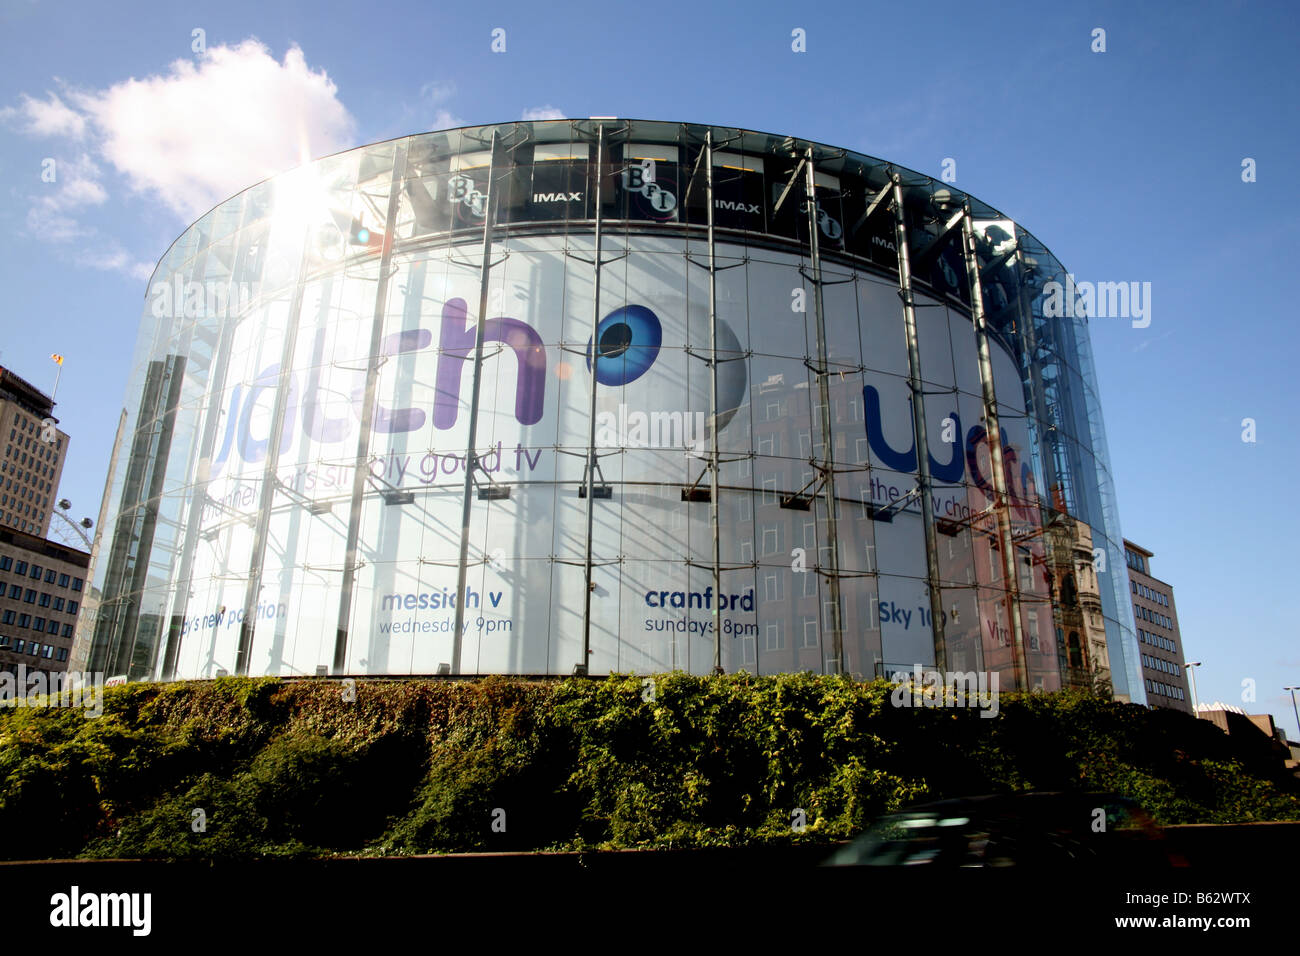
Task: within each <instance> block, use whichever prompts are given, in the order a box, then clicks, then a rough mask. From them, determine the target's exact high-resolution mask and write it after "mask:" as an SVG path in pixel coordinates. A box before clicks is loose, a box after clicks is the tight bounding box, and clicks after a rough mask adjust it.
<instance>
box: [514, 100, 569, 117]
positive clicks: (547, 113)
mask: <svg viewBox="0 0 1300 956" xmlns="http://www.w3.org/2000/svg"><path fill="white" fill-rule="evenodd" d="M519 118H520V119H524V120H548V119H565V118H566V114H565V112H564V110H561V109H556V108H555V107H554V106H551V105H550V104H549V103H548V104H547V105H546V106H530V107H529V108H528V109H526V110H524V114H523V115H522V116H521V117H519Z"/></svg>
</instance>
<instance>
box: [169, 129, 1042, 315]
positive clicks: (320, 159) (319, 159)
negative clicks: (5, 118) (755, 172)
mask: <svg viewBox="0 0 1300 956" xmlns="http://www.w3.org/2000/svg"><path fill="white" fill-rule="evenodd" d="M584 122H612V123H661V124H663V125H665V126H699V127H707V128H709V129H715V130H732V131H735V132H737V133H749V134H751V135H754V136H769V137H772V138H773V139H779V138H785V139H790V140H793V141H794V142H796V143H803V144H806V145H809V146H814V147H821V148H822V149H826V150H830V151H832V152H841V153H844V154H846V155H847V154H852V155H854V156H860V157H862V158H863V159H866V160H871V161H872V162H874V163H877V164H879V165H881V166H887V167H890V168H892V169H896V170H898V171H900V172H904V173H910V174H912V175H913V176H917V177H920V178H921V179H924V180H927V181H928V182H930V183H933V184H937V185H938V186H939V187H940V188H942V189H948V190H950V191H952V192H954V193H959V194H961V195H962V196H965V197H966V198H967V199H970V200H973V201H975V202H978V203H979V204H980V205H982V206H987V207H988V208H989V209H991V210H993V211H994V212H995V213H997V218H1000V219H1008V220H1010V221H1011V222H1013V223H1015V225H1016V226H1017V227H1018V228H1019V229H1022V230H1023V231H1024V232H1025V234H1026V235H1028V236H1029V237H1030V238H1031V239H1033V240H1034V241H1035V242H1036V243H1038V244H1039V245H1040V246H1042V247H1043V249H1045V250H1047V252H1048V254H1049V255H1051V256H1052V258H1053V259H1056V261H1057V262H1058V263H1059V262H1060V259H1057V257H1056V255H1055V254H1054V253H1052V251H1051V249H1049V248H1048V246H1047V244H1046V243H1044V242H1043V241H1042V240H1040V239H1039V238H1038V237H1037V236H1035V235H1034V234H1033V233H1032V232H1030V231H1029V230H1028V229H1025V228H1024V226H1023V225H1021V223H1020V222H1019V221H1017V220H1016V219H1015V218H1014V217H1012V216H1008V215H1007V214H1006V213H1004V212H1002V211H1001V210H1000V209H998V208H997V207H996V206H993V205H991V204H989V203H987V202H985V201H984V200H982V199H980V198H979V197H978V196H976V195H974V194H973V193H969V192H966V190H964V189H957V188H955V187H953V186H952V185H951V184H950V183H945V182H943V181H942V180H939V179H935V178H934V177H933V176H931V175H929V174H927V173H923V172H920V171H918V170H915V169H912V168H911V167H910V166H902V165H900V164H899V163H895V162H892V161H890V160H886V159H881V158H880V157H879V156H872V155H870V154H869V153H860V152H858V151H857V150H852V149H848V148H847V147H844V146H832V145H830V144H829V143H822V142H819V141H818V140H814V139H805V138H803V137H799V136H794V135H793V134H788V133H771V132H767V131H766V130H757V129H749V128H747V127H744V126H719V125H718V124H716V123H695V122H692V121H690V120H663V119H638V118H636V117H632V116H597V117H592V116H585V117H583V116H569V117H564V118H556V119H539V120H525V119H518V120H506V121H504V122H501V123H473V124H470V125H467V126H448V127H445V128H443V129H429V130H421V131H420V132H416V133H403V134H402V135H400V136H392V137H390V138H388V139H380V140H375V141H374V142H371V143H362V144H361V145H359V146H349V147H348V148H347V149H340V150H338V151H336V152H333V153H326V154H324V155H323V156H317V157H316V158H315V159H310V160H308V161H307V162H305V163H299V164H298V165H296V166H290V167H289V168H288V169H282V170H281V171H280V172H278V173H274V174H273V175H270V176H267V177H266V178H265V179H259V180H258V181H257V182H255V183H250V184H249V185H248V186H245V187H244V188H243V189H241V190H239V191H238V192H236V193H231V194H230V195H229V196H227V197H226V198H225V199H223V200H221V201H220V202H218V203H216V204H214V205H212V206H210V207H209V208H208V209H206V210H205V211H204V212H203V214H202V215H200V216H199V217H198V218H197V219H195V220H194V221H193V222H191V223H190V224H189V225H188V226H186V227H185V228H184V229H182V230H181V231H180V232H179V233H178V234H177V235H176V238H175V239H173V240H172V241H171V242H170V243H169V244H168V246H167V248H166V249H164V250H163V254H162V255H161V256H159V257H158V260H157V262H155V264H154V268H153V272H151V273H150V274H149V281H148V282H146V283H145V292H144V297H145V298H148V296H149V287H150V286H151V285H152V284H153V279H154V276H155V275H157V274H158V267H159V266H160V265H162V263H163V261H164V260H165V259H166V258H167V256H168V254H170V253H171V251H172V249H173V248H175V246H176V243H178V242H180V240H181V239H182V238H184V236H185V234H186V233H188V232H189V231H190V230H191V229H193V228H194V227H195V226H196V225H198V224H199V223H200V222H202V221H203V219H204V218H205V217H206V216H208V215H209V214H211V213H212V212H213V211H215V210H217V209H219V208H221V207H222V206H224V205H225V204H226V203H228V202H230V201H231V200H232V199H236V198H238V197H240V196H242V195H244V193H246V192H249V191H250V190H253V189H256V188H257V187H258V186H261V185H262V184H264V183H269V182H270V181H271V180H273V179H278V178H279V177H281V176H283V175H285V174H286V173H291V172H293V171H294V170H297V169H303V168H305V167H307V166H313V165H315V164H316V163H320V162H323V161H325V160H327V159H332V158H333V157H335V156H343V155H345V154H347V153H351V152H355V151H356V150H359V149H369V148H371V147H372V146H383V145H384V144H385V143H395V142H397V141H398V140H403V139H411V138H412V137H415V136H427V135H430V134H432V133H457V132H461V131H462V130H468V129H491V128H492V127H502V126H537V125H540V124H543V123H584Z"/></svg>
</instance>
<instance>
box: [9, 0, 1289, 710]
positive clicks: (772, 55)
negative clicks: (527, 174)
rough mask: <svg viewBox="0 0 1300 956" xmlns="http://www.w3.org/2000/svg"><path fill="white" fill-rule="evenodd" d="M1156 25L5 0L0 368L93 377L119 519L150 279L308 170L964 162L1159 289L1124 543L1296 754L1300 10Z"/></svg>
mask: <svg viewBox="0 0 1300 956" xmlns="http://www.w3.org/2000/svg"><path fill="white" fill-rule="evenodd" d="M1138 6H1139V5H1133V4H1129V3H1092V4H1088V3H1081V4H1072V5H1070V7H1071V8H1070V9H1069V10H1057V9H1056V8H1055V6H1054V5H1051V4H1042V3H1008V4H999V5H996V6H995V7H990V6H988V5H984V4H969V3H960V4H959V3H943V2H940V3H934V4H929V5H927V6H926V7H925V8H924V11H923V12H922V11H921V10H920V9H919V8H915V7H912V8H901V7H900V8H897V9H891V8H888V7H885V8H881V7H876V6H868V5H865V4H861V3H825V4H816V5H812V4H808V5H791V4H772V3H765V2H759V3H749V4H745V5H740V4H709V3H701V2H698V0H696V2H692V3H676V2H666V0H665V2H659V3H655V4H629V5H619V4H610V3H563V2H555V3H548V4H515V3H495V4H491V5H486V4H468V5H449V4H448V5H444V4H439V5H436V6H434V5H430V4H427V3H418V2H407V3H393V4H387V3H381V2H373V3H364V4H355V3H353V4H337V3H321V2H312V3H276V4H268V3H265V2H259V3H246V2H241V0H224V2H221V3H204V4H185V3H177V4H169V5H167V6H165V7H162V6H156V5H148V4H135V3H115V4H101V3H72V2H66V0H65V2H59V3H48V2H34V0H0V35H2V36H3V40H0V43H2V44H3V48H4V57H3V65H2V66H0V182H2V183H3V184H4V185H3V187H2V188H3V193H2V194H0V195H2V196H3V198H2V199H0V279H2V280H3V288H4V291H5V308H4V311H3V313H2V315H3V317H2V318H0V323H3V325H2V326H0V329H2V333H3V334H0V364H3V365H5V366H7V367H9V368H12V369H14V370H15V371H17V372H18V373H19V374H20V375H23V376H25V377H27V378H29V379H31V380H32V381H34V382H36V383H37V384H39V385H42V386H44V387H46V388H47V389H48V388H49V387H50V386H51V385H52V384H53V380H54V371H55V368H54V365H53V364H52V363H51V362H50V359H49V355H50V353H51V352H60V353H62V354H64V355H65V356H66V364H65V365H64V370H63V378H62V382H61V384H60V387H59V393H58V400H59V409H58V410H59V414H60V416H61V419H62V423H63V426H64V428H65V429H66V430H67V431H68V432H69V433H70V434H71V435H72V446H71V454H70V456H69V458H68V463H67V468H66V470H65V472H64V477H63V483H62V487H61V488H60V494H61V496H66V497H69V498H71V499H72V500H73V501H74V503H75V507H74V510H76V511H77V512H78V513H79V514H88V515H90V516H92V517H94V516H96V514H97V512H98V506H99V500H100V497H101V494H102V491H103V482H104V478H105V474H106V470H107V465H108V458H109V453H110V450H111V445H112V440H113V433H114V429H115V427H116V421H117V411H118V409H119V408H120V406H121V401H122V397H123V391H124V388H125V383H126V378H127V373H128V369H129V362H130V356H131V350H132V346H133V344H134V340H135V335H136V329H137V325H138V320H139V315H140V311H141V307H142V303H143V299H144V293H145V282H146V279H147V277H148V272H149V271H150V269H151V268H152V264H153V263H154V262H155V261H156V260H157V259H158V258H159V257H160V256H161V255H162V254H163V252H164V251H165V250H166V249H167V247H168V245H169V244H170V243H171V241H172V240H173V239H174V238H175V237H176V235H177V234H179V233H180V232H181V231H182V230H183V229H184V227H185V226H186V224H187V223H188V222H189V221H191V220H192V219H193V218H197V214H198V213H199V212H201V211H202V210H204V209H206V208H208V206H210V205H212V204H213V203H215V202H217V201H220V200H221V199H223V198H225V197H226V196H228V195H230V194H232V193H234V192H237V191H238V190H239V189H242V188H243V187H245V186H247V185H250V184H251V183H252V182H254V181H256V180H258V179H260V178H263V177H264V176H266V175H270V174H272V173H274V172H276V171H279V170H282V169H284V168H288V167H289V166H292V165H294V164H296V163H297V162H298V161H299V159H300V158H301V159H307V158H311V157H313V156H317V155H322V154H324V153H329V152H334V151H337V150H339V149H343V148H347V147H349V146H353V145H360V144H363V143H366V142H372V141H375V140H381V139H386V138H390V137H393V136H398V135H402V134H405V133H411V132H419V131H422V130H428V129H437V128H442V127H445V126H449V125H461V124H478V123H489V122H497V121H504V120H511V119H517V118H520V117H522V116H525V115H538V116H544V115H565V116H589V115H622V116H633V117H643V118H649V119H667V120H691V121H697V122H711V123H717V124H720V125H728V126H743V127H748V128H752V129H760V130H768V131H774V132H782V133H790V134H794V135H798V136H802V137H808V138H811V139H815V140H819V141H822V142H826V143H831V144H834V145H838V146H845V147H848V148H851V149H854V150H858V151H861V152H864V153H868V154H871V155H875V156H879V157H882V158H885V159H889V160H893V161H895V162H898V163H901V164H903V165H906V166H910V167H912V168H914V169H918V170H921V171H924V172H928V173H931V174H932V175H938V174H939V172H940V164H941V163H942V161H943V160H944V159H945V158H952V159H955V160H956V164H957V165H956V171H957V179H956V185H957V186H958V187H960V188H962V189H965V190H967V191H969V192H971V193H973V194H974V195H976V196H978V197H980V198H981V199H983V200H985V201H987V202H989V203H990V204H992V205H994V206H996V207H998V208H1000V209H1001V210H1002V211H1003V212H1005V213H1006V214H1008V215H1010V216H1012V217H1013V218H1015V219H1016V220H1018V221H1019V222H1021V223H1023V224H1024V225H1025V226H1026V228H1028V229H1029V230H1031V231H1032V232H1033V233H1034V234H1035V235H1036V236H1037V237H1038V238H1039V239H1040V240H1042V241H1043V242H1044V243H1046V244H1047V245H1048V246H1049V247H1050V248H1051V249H1052V250H1053V252H1055V253H1056V255H1057V256H1058V257H1059V258H1060V259H1061V261H1062V262H1064V263H1065V264H1066V265H1067V266H1068V267H1069V269H1070V270H1071V271H1072V272H1073V273H1074V274H1075V275H1076V276H1077V277H1078V278H1079V279H1081V280H1091V281H1139V282H1150V283H1151V289H1152V293H1151V319H1152V321H1151V324H1150V326H1149V327H1148V328H1145V329H1135V328H1133V327H1132V325H1131V322H1130V321H1128V320H1127V319H1096V320H1094V321H1093V322H1092V341H1093V348H1094V351H1095V354H1096V365H1097V374H1098V378H1099V381H1100V385H1101V391H1102V398H1103V403H1104V407H1105V416H1106V426H1107V429H1108V435H1109V447H1110V457H1111V461H1112V464H1113V467H1114V472H1115V478H1116V482H1117V491H1118V496H1119V505H1120V514H1121V517H1122V524H1123V531H1124V534H1125V535H1126V536H1127V537H1129V538H1131V539H1133V540H1135V541H1137V542H1139V543H1141V544H1143V545H1145V546H1146V547H1148V548H1150V549H1151V550H1152V551H1154V552H1155V558H1154V559H1153V562H1152V571H1153V572H1154V574H1155V575H1156V576H1157V577H1159V578H1161V579H1163V580H1165V581H1168V582H1170V583H1171V584H1173V586H1174V588H1175V596H1176V600H1177V605H1178V613H1179V619H1180V622H1181V626H1182V633H1183V637H1184V645H1185V651H1186V655H1187V658H1188V659H1189V660H1195V659H1200V660H1202V661H1204V662H1205V666H1204V667H1203V668H1202V670H1201V672H1200V674H1199V676H1198V690H1199V694H1200V699H1201V700H1202V701H1209V700H1223V701H1225V702H1227V703H1232V704H1240V705H1242V706H1245V707H1246V709H1247V710H1249V711H1252V712H1257V711H1269V712H1272V713H1273V714H1274V715H1275V716H1276V717H1277V718H1278V720H1279V722H1280V723H1281V725H1282V726H1283V727H1284V728H1286V729H1287V730H1288V732H1289V733H1290V734H1292V735H1297V733H1298V731H1297V728H1296V725H1295V720H1294V718H1293V717H1292V714H1291V706H1290V699H1289V697H1287V696H1286V695H1284V694H1283V693H1282V691H1281V688H1282V686H1283V685H1286V684H1300V640H1297V637H1296V635H1295V633H1294V632H1293V631H1292V630H1291V627H1292V625H1291V623H1290V620H1291V613H1290V608H1289V606H1288V605H1287V604H1286V603H1285V602H1286V600H1289V599H1291V597H1292V596H1293V595H1294V592H1293V591H1292V590H1291V585H1289V584H1288V583H1287V582H1288V578H1287V575H1288V574H1289V573H1290V572H1291V570H1292V569H1293V567H1294V560H1293V557H1292V551H1291V548H1290V542H1291V541H1293V540H1296V539H1297V532H1298V531H1300V527H1298V526H1300V520H1298V519H1297V513H1298V512H1300V503H1297V502H1296V501H1293V500H1291V499H1289V498H1287V497H1286V495H1287V494H1289V492H1287V490H1286V489H1287V488H1288V487H1290V484H1291V481H1293V480H1295V475H1296V473H1297V470H1300V453H1298V451H1297V449H1298V448H1300V442H1297V440H1296V438H1295V436H1294V427H1295V426H1294V423H1295V418H1296V415H1295V412H1296V405H1297V402H1296V399H1295V395H1294V392H1293V391H1292V389H1293V387H1294V383H1295V381H1296V378H1297V375H1296V373H1295V371H1294V369H1293V363H1294V359H1295V357H1296V355H1297V351H1298V350H1297V344H1298V341H1297V340H1298V336H1297V332H1296V331H1295V325H1296V322H1295V320H1296V317H1297V316H1296V311H1297V310H1296V306H1295V304H1294V302H1295V299H1294V292H1293V290H1292V289H1291V283H1290V282H1289V281H1287V280H1286V279H1285V277H1286V276H1287V275H1295V274H1296V272H1297V270H1296V268H1295V266H1294V263H1293V264H1292V265H1291V266H1288V265H1287V262H1293V257H1294V256H1295V255H1296V250H1295V248H1294V239H1295V237H1296V235H1297V231H1298V230H1297V225H1298V222H1297V220H1298V217H1300V212H1298V210H1300V206H1297V205H1296V203H1295V202H1293V201H1289V200H1283V199H1282V198H1281V197H1279V196H1278V194H1277V192H1276V190H1277V187H1278V186H1279V185H1280V184H1281V183H1282V182H1283V181H1284V179H1286V178H1287V177H1288V175H1289V174H1290V173H1291V172H1292V171H1291V169H1290V168H1289V167H1288V166H1287V165H1286V164H1287V163H1294V162H1296V161H1297V158H1298V157H1300V137H1298V136H1297V126H1298V121H1297V114H1298V112H1300V111H1297V108H1296V105H1297V101H1298V100H1300V97H1298V96H1297V93H1298V92H1300V91H1298V90H1297V80H1298V78H1300V68H1297V66H1296V57H1295V52H1294V51H1295V49H1296V47H1297V42H1298V41H1300V28H1298V26H1297V24H1298V22H1300V12H1298V11H1297V8H1296V7H1295V5H1294V4H1292V3H1285V2H1279V3H1247V2H1238V3H1228V2H1219V3H1195V2H1192V3H1188V2H1178V3H1164V4H1143V5H1140V7H1139V8H1137V9H1135V7H1138ZM498 27H499V28H503V29H504V30H505V31H506V52H505V53H493V52H492V51H491V50H490V43H491V31H492V30H493V29H494V28H498ZM1097 27H1100V28H1103V29H1104V30H1105V31H1106V51H1105V52H1104V53H1094V52H1092V50H1091V45H1092V31H1093V29H1094V28H1097ZM196 28H201V29H203V30H204V31H205V40H206V46H207V56H206V57H199V56H196V55H195V54H194V52H193V51H192V49H191V46H192V31H193V30H194V29H196ZM795 28H800V29H803V30H805V31H806V35H807V52H805V53H794V52H792V51H791V31H792V30H793V29H795ZM47 157H53V158H54V159H55V160H56V163H57V166H56V168H57V169H58V171H59V176H58V180H57V181H56V183H53V184H50V183H44V182H42V179H41V171H42V160H43V159H45V158H47ZM1246 157H1250V158H1253V159H1254V160H1255V161H1256V164H1257V177H1258V181H1257V182H1254V183H1244V182H1242V177H1241V163H1242V160H1243V159H1244V158H1246ZM1244 418H1252V419H1254V420H1255V422H1256V429H1257V435H1256V437H1257V440H1256V441H1255V442H1253V443H1249V442H1244V441H1242V419H1244ZM1244 680H1253V681H1255V684H1256V694H1257V700H1256V701H1255V702H1254V703H1252V702H1250V701H1248V700H1247V701H1243V700H1242V693H1243V690H1242V682H1243V681H1244Z"/></svg>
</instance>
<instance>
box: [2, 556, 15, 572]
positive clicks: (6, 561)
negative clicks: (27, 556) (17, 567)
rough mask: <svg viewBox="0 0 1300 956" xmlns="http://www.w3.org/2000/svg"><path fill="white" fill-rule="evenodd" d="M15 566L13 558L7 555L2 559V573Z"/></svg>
mask: <svg viewBox="0 0 1300 956" xmlns="http://www.w3.org/2000/svg"><path fill="white" fill-rule="evenodd" d="M13 566H14V559H13V558H11V557H9V556H8V555H5V556H4V557H3V558H0V571H8V570H9V569H10V568H12V567H13Z"/></svg>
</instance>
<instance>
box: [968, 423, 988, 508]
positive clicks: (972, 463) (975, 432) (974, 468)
mask: <svg viewBox="0 0 1300 956" xmlns="http://www.w3.org/2000/svg"><path fill="white" fill-rule="evenodd" d="M988 436H989V433H988V432H987V431H986V430H985V428H984V426H983V425H976V426H975V427H974V428H972V429H971V430H970V434H969V435H967V436H966V470H967V471H968V472H969V473H970V480H971V482H972V483H973V484H974V485H975V487H976V488H978V489H979V490H980V491H982V492H984V493H985V494H986V495H988V496H989V497H990V498H993V497H994V494H993V486H992V485H991V484H989V480H988V479H987V478H985V477H984V472H982V471H980V463H979V459H978V458H977V457H976V452H977V451H978V450H979V446H980V442H982V441H987V439H988Z"/></svg>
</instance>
